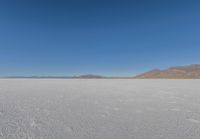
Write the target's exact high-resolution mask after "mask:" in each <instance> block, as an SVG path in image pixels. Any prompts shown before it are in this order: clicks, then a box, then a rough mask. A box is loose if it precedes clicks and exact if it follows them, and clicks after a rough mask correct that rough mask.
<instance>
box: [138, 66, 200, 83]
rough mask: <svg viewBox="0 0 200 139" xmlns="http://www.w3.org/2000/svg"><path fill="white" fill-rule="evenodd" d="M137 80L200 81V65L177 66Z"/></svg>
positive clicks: (151, 72)
mask: <svg viewBox="0 0 200 139" xmlns="http://www.w3.org/2000/svg"><path fill="white" fill-rule="evenodd" d="M134 78H137V79H200V64H193V65H188V66H177V67H171V68H168V69H164V70H160V69H153V70H151V71H148V72H145V73H142V74H140V75H137V76H135V77H134Z"/></svg>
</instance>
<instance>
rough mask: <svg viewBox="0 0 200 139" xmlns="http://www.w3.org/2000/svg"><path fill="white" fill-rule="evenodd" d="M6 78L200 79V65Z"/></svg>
mask: <svg viewBox="0 0 200 139" xmlns="http://www.w3.org/2000/svg"><path fill="white" fill-rule="evenodd" d="M5 78H44V79H45V78H53V79H57V78H58V79H200V64H193V65H188V66H176V67H170V68H167V69H164V70H161V69H153V70H151V71H147V72H145V73H142V74H139V75H136V76H132V77H106V76H101V75H95V74H85V75H79V76H8V77H5Z"/></svg>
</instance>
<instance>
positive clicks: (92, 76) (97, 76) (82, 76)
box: [76, 74, 105, 79]
mask: <svg viewBox="0 0 200 139" xmlns="http://www.w3.org/2000/svg"><path fill="white" fill-rule="evenodd" d="M76 78H80V79H100V78H105V77H103V76H100V75H94V74H86V75H80V76H76Z"/></svg>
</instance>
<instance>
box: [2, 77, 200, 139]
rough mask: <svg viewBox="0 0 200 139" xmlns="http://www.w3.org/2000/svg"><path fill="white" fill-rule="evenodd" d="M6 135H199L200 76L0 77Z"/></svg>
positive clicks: (37, 138)
mask: <svg viewBox="0 0 200 139" xmlns="http://www.w3.org/2000/svg"><path fill="white" fill-rule="evenodd" d="M7 138H9V139H199V138H200V80H134V79H96V80H95V79H1V80H0V139H7Z"/></svg>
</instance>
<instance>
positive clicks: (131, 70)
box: [0, 0, 200, 77]
mask: <svg viewBox="0 0 200 139" xmlns="http://www.w3.org/2000/svg"><path fill="white" fill-rule="evenodd" d="M199 6H200V2H197V1H193V0H192V1H189V0H183V1H179V0H173V1H172V0H170V1H160V0H151V1H147V0H140V1H139V0H132V1H130V0H115V1H113V0H101V1H100V0H99V1H97V0H87V1H81V0H76V1H70V0H65V1H64V0H49V1H48V2H47V1H45V0H30V1H26V0H18V1H16V0H7V1H0V17H1V18H0V63H1V64H0V76H1V77H2V76H73V75H82V74H97V75H103V76H134V75H136V74H139V73H142V72H145V71H148V70H151V69H154V68H161V69H164V68H168V67H170V66H176V65H178V66H181V65H190V64H198V63H200V62H199V59H200V55H199V51H200V47H199V46H200V41H199V35H200V9H199Z"/></svg>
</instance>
